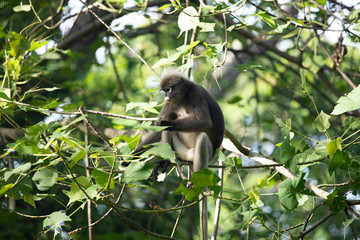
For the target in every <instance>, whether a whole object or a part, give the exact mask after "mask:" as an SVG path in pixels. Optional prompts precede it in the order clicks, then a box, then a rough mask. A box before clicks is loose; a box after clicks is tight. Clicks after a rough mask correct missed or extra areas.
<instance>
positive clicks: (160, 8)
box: [159, 4, 172, 11]
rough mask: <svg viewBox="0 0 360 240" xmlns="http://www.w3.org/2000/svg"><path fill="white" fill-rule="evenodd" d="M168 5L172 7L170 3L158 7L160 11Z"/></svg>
mask: <svg viewBox="0 0 360 240" xmlns="http://www.w3.org/2000/svg"><path fill="white" fill-rule="evenodd" d="M168 7H172V4H164V5H162V6H161V7H159V10H160V11H162V10H165V9H166V8H168Z"/></svg>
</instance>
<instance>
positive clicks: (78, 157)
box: [69, 149, 86, 168]
mask: <svg viewBox="0 0 360 240" xmlns="http://www.w3.org/2000/svg"><path fill="white" fill-rule="evenodd" d="M85 156H86V151H85V149H81V150H80V151H78V152H75V153H73V154H72V155H71V157H70V159H71V162H70V163H69V167H70V168H72V167H73V166H75V164H77V163H78V161H80V160H82V159H84V158H85Z"/></svg>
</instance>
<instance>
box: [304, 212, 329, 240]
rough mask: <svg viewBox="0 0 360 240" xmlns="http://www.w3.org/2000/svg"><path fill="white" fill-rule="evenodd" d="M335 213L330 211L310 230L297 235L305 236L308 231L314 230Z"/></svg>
mask: <svg viewBox="0 0 360 240" xmlns="http://www.w3.org/2000/svg"><path fill="white" fill-rule="evenodd" d="M333 214H334V213H333V212H329V213H328V214H327V215H326V216H325V217H323V218H322V219H320V220H319V221H318V222H316V223H315V224H314V225H312V226H311V227H310V228H309V229H308V230H306V231H303V232H300V233H299V235H297V238H303V237H304V236H305V235H307V234H308V233H310V232H312V231H313V230H315V229H316V228H317V227H318V226H320V225H321V224H323V223H324V222H325V221H326V220H328V219H329V218H330V217H331V216H332V215H333Z"/></svg>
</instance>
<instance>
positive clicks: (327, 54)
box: [315, 30, 356, 89]
mask: <svg viewBox="0 0 360 240" xmlns="http://www.w3.org/2000/svg"><path fill="white" fill-rule="evenodd" d="M315 34H316V38H317V39H318V42H319V44H320V47H321V49H322V50H323V51H324V53H325V54H326V56H327V57H328V58H330V60H331V61H332V62H333V63H334V67H335V70H336V71H337V72H338V73H339V74H340V75H341V77H342V78H343V79H344V80H345V81H346V82H347V83H348V84H349V85H350V86H351V87H352V88H353V89H355V88H356V85H355V84H354V83H353V82H352V81H351V79H350V78H349V77H348V76H347V75H346V73H344V71H343V70H341V68H339V66H337V65H336V62H335V60H334V59H333V58H332V57H331V55H330V53H329V52H328V50H327V49H326V48H325V46H324V44H323V43H322V42H321V40H320V36H319V35H318V33H317V32H316V30H315Z"/></svg>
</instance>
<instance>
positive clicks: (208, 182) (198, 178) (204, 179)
mask: <svg viewBox="0 0 360 240" xmlns="http://www.w3.org/2000/svg"><path fill="white" fill-rule="evenodd" d="M219 181H220V178H219V176H217V175H216V174H214V173H213V172H212V171H211V170H209V169H207V168H204V169H202V170H200V171H197V172H194V173H193V175H192V177H191V179H190V182H192V183H193V184H194V187H195V188H204V187H209V186H214V185H216V184H217V183H218V182H219Z"/></svg>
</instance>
